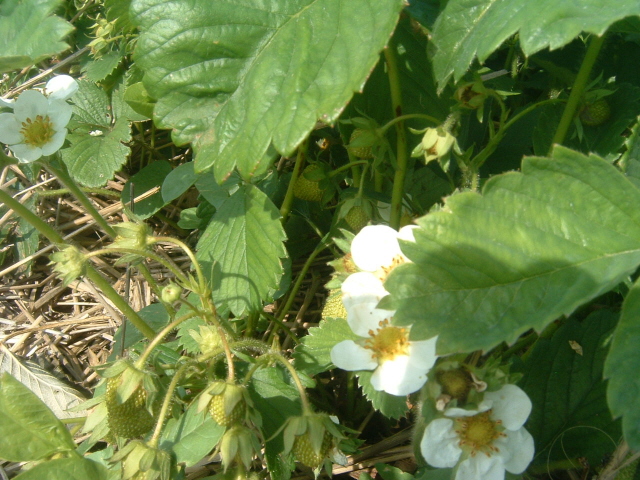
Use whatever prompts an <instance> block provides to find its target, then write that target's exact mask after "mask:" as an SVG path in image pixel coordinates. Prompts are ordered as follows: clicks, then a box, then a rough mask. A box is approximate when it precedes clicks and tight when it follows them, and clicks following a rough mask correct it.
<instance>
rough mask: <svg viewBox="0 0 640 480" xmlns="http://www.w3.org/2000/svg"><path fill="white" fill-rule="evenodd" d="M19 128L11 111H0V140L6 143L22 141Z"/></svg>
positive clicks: (11, 143)
mask: <svg viewBox="0 0 640 480" xmlns="http://www.w3.org/2000/svg"><path fill="white" fill-rule="evenodd" d="M21 128H22V126H21V125H20V123H18V121H17V120H16V117H15V116H14V115H13V113H0V142H2V143H6V144H7V145H13V144H14V143H20V142H21V141H22V135H20V129H21Z"/></svg>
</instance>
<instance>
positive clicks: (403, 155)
mask: <svg viewBox="0 0 640 480" xmlns="http://www.w3.org/2000/svg"><path fill="white" fill-rule="evenodd" d="M394 49H395V45H394V44H393V41H391V42H390V44H389V45H387V47H386V48H385V49H384V58H385V61H386V62H387V72H388V75H389V86H390V90H391V104H392V106H393V113H394V115H395V117H396V119H398V118H400V117H402V91H401V89H400V72H399V70H398V61H397V58H396V52H395V50H394ZM395 127H396V137H397V146H396V173H395V175H394V177H393V190H392V193H391V218H390V220H389V225H390V226H391V228H395V229H396V230H398V229H399V228H400V218H401V216H402V198H403V196H404V181H405V177H406V176H407V161H408V156H409V155H408V152H407V136H406V133H405V129H404V120H398V121H397V123H396V124H395Z"/></svg>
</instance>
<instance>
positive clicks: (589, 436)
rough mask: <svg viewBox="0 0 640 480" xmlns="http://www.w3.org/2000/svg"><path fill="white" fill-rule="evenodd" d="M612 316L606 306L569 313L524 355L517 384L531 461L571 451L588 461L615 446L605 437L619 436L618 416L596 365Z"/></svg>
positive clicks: (547, 459)
mask: <svg viewBox="0 0 640 480" xmlns="http://www.w3.org/2000/svg"><path fill="white" fill-rule="evenodd" d="M617 320H618V315H617V314H616V313H614V312H611V311H607V310H602V311H599V312H595V313H593V314H591V315H589V317H587V318H586V319H585V320H584V321H582V322H578V321H576V320H574V319H570V320H568V321H567V322H566V323H565V324H564V325H562V326H561V327H560V328H559V329H558V330H557V331H556V332H555V333H554V335H553V337H552V338H551V339H548V338H540V339H539V340H538V341H537V343H536V345H535V348H534V349H533V351H532V352H531V354H530V355H529V357H528V358H527V361H526V363H525V370H524V377H523V379H522V381H521V382H520V387H522V389H523V390H524V391H525V392H526V393H527V395H529V398H531V401H532V402H533V411H532V412H531V416H530V417H529V420H528V421H527V424H526V425H525V426H526V428H527V430H528V431H529V433H531V435H533V438H534V439H535V443H536V457H535V459H534V464H535V465H546V464H547V463H548V462H554V461H556V460H557V461H561V460H565V459H566V458H576V457H587V459H588V460H589V463H591V464H592V465H594V464H596V463H597V462H599V461H601V459H602V458H603V457H604V456H605V455H606V454H608V453H611V452H612V451H613V450H614V449H615V447H616V444H615V442H613V441H610V440H609V439H611V438H613V439H616V440H617V439H618V438H619V437H620V422H615V421H614V420H613V419H612V417H611V413H609V408H608V407H607V402H606V387H607V385H606V382H605V381H604V380H603V379H602V368H603V364H604V359H605V356H606V354H607V346H608V345H607V342H608V340H609V338H610V335H611V331H612V329H613V328H614V327H615V325H616V322H617ZM572 345H573V348H572ZM636 376H637V375H635V376H634V378H635V377H636Z"/></svg>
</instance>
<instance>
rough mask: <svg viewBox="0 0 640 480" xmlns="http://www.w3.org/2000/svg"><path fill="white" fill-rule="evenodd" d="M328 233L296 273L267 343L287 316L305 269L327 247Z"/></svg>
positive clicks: (306, 269) (305, 273)
mask: <svg viewBox="0 0 640 480" xmlns="http://www.w3.org/2000/svg"><path fill="white" fill-rule="evenodd" d="M330 233H331V232H327V233H326V234H325V236H324V237H322V239H321V240H320V243H318V245H317V246H316V248H315V250H314V251H313V252H311V255H309V257H308V258H307V261H306V262H305V264H304V266H303V267H302V270H301V271H300V273H299V274H298V278H297V279H296V283H294V285H293V288H292V289H291V291H290V292H289V296H288V297H287V301H286V303H285V304H284V306H283V307H282V310H281V311H280V315H278V317H277V323H276V325H274V326H273V329H272V330H271V334H270V335H269V339H268V340H267V343H269V344H271V343H272V342H273V339H274V338H275V336H276V333H277V331H278V329H277V327H278V326H280V325H281V324H282V321H283V320H284V317H286V316H287V312H288V311H289V309H290V308H291V305H292V304H293V301H294V299H295V296H296V295H297V293H298V290H300V286H301V285H302V281H303V280H304V277H305V276H306V275H307V271H308V270H309V267H311V264H312V263H313V261H314V260H315V258H316V257H317V256H318V255H319V254H320V252H322V251H323V250H324V249H325V248H327V240H328V239H329V238H330Z"/></svg>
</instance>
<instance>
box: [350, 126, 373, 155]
mask: <svg viewBox="0 0 640 480" xmlns="http://www.w3.org/2000/svg"><path fill="white" fill-rule="evenodd" d="M364 132H366V130H365V129H364V128H356V129H355V130H354V131H353V132H351V137H350V138H349V151H350V152H351V154H352V155H353V156H354V157H356V158H363V159H367V158H373V154H372V151H371V146H370V145H369V146H363V147H352V146H351V144H352V143H353V142H354V140H355V139H356V138H358V137H359V136H361V135H362V134H363V133H364Z"/></svg>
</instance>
